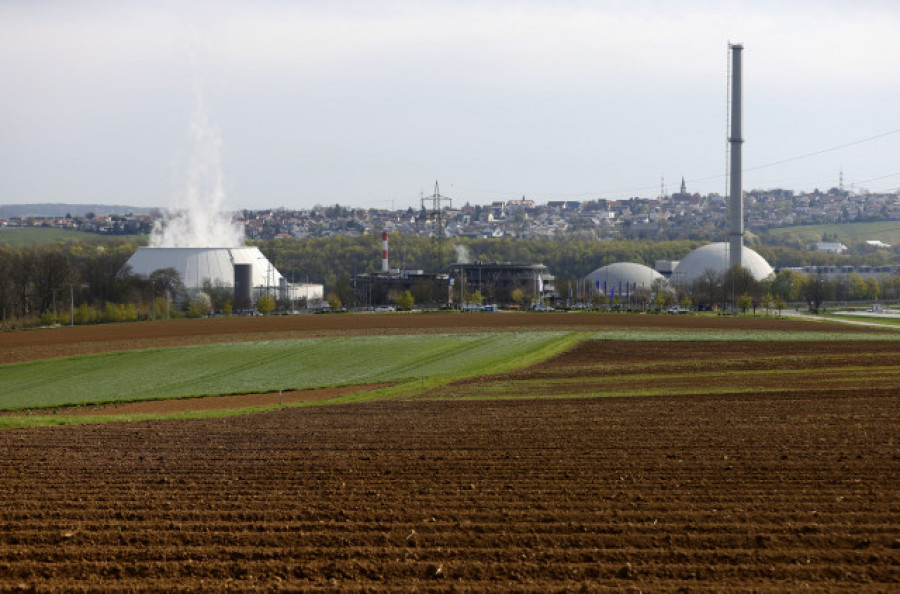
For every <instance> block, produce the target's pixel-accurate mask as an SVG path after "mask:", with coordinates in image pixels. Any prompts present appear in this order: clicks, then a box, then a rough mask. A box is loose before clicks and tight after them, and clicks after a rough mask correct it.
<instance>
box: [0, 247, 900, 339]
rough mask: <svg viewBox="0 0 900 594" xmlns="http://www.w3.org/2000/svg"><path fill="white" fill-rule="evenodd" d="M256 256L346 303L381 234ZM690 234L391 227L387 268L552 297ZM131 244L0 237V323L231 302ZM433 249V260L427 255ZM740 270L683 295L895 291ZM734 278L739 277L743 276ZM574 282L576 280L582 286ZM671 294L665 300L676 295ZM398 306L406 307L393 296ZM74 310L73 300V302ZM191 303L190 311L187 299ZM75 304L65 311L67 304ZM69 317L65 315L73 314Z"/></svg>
mask: <svg viewBox="0 0 900 594" xmlns="http://www.w3.org/2000/svg"><path fill="white" fill-rule="evenodd" d="M255 245H257V246H258V247H259V248H260V249H261V250H262V251H263V253H264V254H265V255H266V257H267V258H269V260H270V261H271V262H272V263H273V264H274V265H275V266H276V268H278V269H279V270H280V271H281V272H282V274H283V275H284V276H285V277H286V278H287V279H288V280H289V281H291V282H295V283H300V282H311V283H321V284H324V285H325V290H326V294H328V293H334V294H335V295H337V296H339V297H340V300H341V301H342V303H343V304H345V305H352V304H353V294H352V290H351V279H352V278H353V277H354V275H356V274H359V273H363V272H373V271H378V270H381V237H380V235H379V234H365V235H360V236H356V237H349V236H337V237H329V238H309V239H275V240H267V241H262V242H256V243H255ZM700 245H701V243H700V242H695V241H689V240H675V241H651V240H642V241H624V240H622V241H595V240H586V239H565V238H562V239H515V238H497V239H474V238H453V239H452V240H449V239H447V240H444V241H443V242H440V243H436V242H435V241H433V240H432V239H431V238H427V237H418V236H406V235H399V234H397V233H392V234H390V254H389V258H390V267H391V268H402V269H407V270H416V269H421V270H425V271H430V268H431V263H432V261H438V260H439V261H443V262H444V264H445V266H447V265H449V264H451V263H455V262H476V261H483V262H512V263H518V264H538V263H541V264H544V265H546V266H547V267H548V268H549V270H550V272H551V273H552V274H553V275H554V276H555V277H556V286H557V291H558V293H559V294H560V295H561V296H562V297H563V298H567V297H568V287H570V286H572V287H577V286H579V283H580V281H581V279H583V278H584V277H585V276H586V275H587V274H589V273H590V272H592V271H593V270H595V269H597V268H599V267H601V266H605V265H607V264H612V263H615V262H637V263H640V264H645V265H647V266H650V267H653V266H654V264H655V262H656V261H658V260H680V259H681V258H683V257H684V256H686V255H687V254H688V253H690V252H691V251H692V250H693V249H695V248H697V247H699V246H700ZM137 247H138V246H137V245H136V244H134V243H131V242H127V241H121V240H116V239H114V238H110V239H109V240H108V241H106V242H103V243H99V244H98V243H93V242H92V243H87V242H70V243H69V242H67V243H59V244H45V245H35V246H2V245H0V323H2V327H3V328H18V327H26V326H34V325H39V324H50V323H55V322H60V323H66V322H72V321H73V318H76V319H74V321H75V323H89V322H92V321H121V320H128V319H154V318H156V319H159V318H161V317H163V316H165V315H168V316H169V317H172V316H175V315H182V314H184V313H188V314H197V313H202V312H206V311H209V310H210V309H216V310H220V311H222V310H225V309H227V308H228V307H230V299H231V290H230V288H228V287H215V286H207V287H205V289H204V293H205V294H206V296H207V297H208V298H209V303H205V302H204V303H194V301H193V299H192V298H193V296H188V295H187V293H186V292H185V291H184V287H183V286H182V285H181V284H180V281H179V279H178V278H177V273H175V272H174V271H171V270H169V271H157V272H156V273H154V275H153V278H149V279H148V278H141V277H137V276H134V275H131V274H129V273H128V271H127V270H124V267H125V263H126V262H127V260H128V258H130V257H131V255H132V254H133V253H134V252H135V250H136V249H137ZM753 247H754V249H756V250H757V251H758V252H759V253H760V254H761V255H762V256H763V257H764V258H766V259H767V260H768V261H769V263H770V264H772V265H773V267H776V268H778V267H787V266H847V265H860V264H868V265H873V266H874V265H882V264H888V263H891V262H892V261H893V260H895V257H894V256H895V254H894V253H893V252H890V251H885V250H878V251H875V250H870V251H869V252H861V253H855V254H840V255H839V254H827V253H824V252H814V251H810V250H807V249H800V248H797V247H792V246H788V245H774V246H773V245H754V246H753ZM435 250H438V251H439V252H440V253H439V256H440V257H439V258H435V257H434V256H435ZM745 276H746V275H741V274H740V273H739V272H735V273H732V275H731V276H728V275H725V277H723V278H716V277H715V275H712V276H710V277H709V278H703V279H700V280H699V281H698V282H697V283H695V285H694V286H692V287H689V288H687V289H686V290H684V291H682V292H683V293H688V294H689V297H690V299H691V300H692V302H693V303H694V304H695V305H700V304H703V305H704V306H712V305H714V304H725V303H727V302H734V301H735V300H736V299H737V297H738V296H742V295H744V294H747V295H748V296H749V297H750V298H751V299H752V300H753V303H755V304H762V303H763V302H764V301H765V299H766V297H767V296H768V297H769V298H771V299H775V298H778V297H780V298H781V299H783V300H784V301H786V302H797V301H804V302H807V303H809V304H810V305H812V306H813V307H818V306H820V305H821V304H822V303H825V302H828V301H852V300H859V299H884V300H892V299H898V298H900V278H898V277H888V278H881V279H868V280H866V279H863V278H862V277H860V276H859V275H853V274H851V275H849V276H847V277H846V278H842V279H826V278H824V277H808V276H805V275H801V274H798V273H796V272H793V271H789V270H785V271H783V272H781V273H780V274H778V275H777V276H776V277H775V278H774V279H772V280H770V281H766V282H765V283H755V281H754V282H751V280H748V279H746V278H744V277H745ZM742 283H743V284H742ZM582 284H583V283H582ZM682 297H683V296H682V295H676V296H675V297H674V299H675V300H676V302H680V300H681V299H682ZM404 305H406V304H404ZM73 306H74V307H73ZM192 306H193V310H192V309H191V307H192ZM73 310H74V312H73ZM73 313H74V314H75V315H73Z"/></svg>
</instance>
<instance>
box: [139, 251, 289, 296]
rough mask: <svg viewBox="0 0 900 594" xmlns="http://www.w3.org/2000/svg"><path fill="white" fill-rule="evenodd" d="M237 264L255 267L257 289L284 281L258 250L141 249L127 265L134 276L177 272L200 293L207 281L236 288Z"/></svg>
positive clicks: (253, 280) (253, 279)
mask: <svg viewBox="0 0 900 594" xmlns="http://www.w3.org/2000/svg"><path fill="white" fill-rule="evenodd" d="M235 264H250V265H251V266H252V283H253V286H254V287H277V286H279V283H280V282H281V279H282V278H283V277H282V275H281V273H280V272H278V270H276V269H275V267H274V266H273V265H272V263H271V262H269V260H268V259H266V257H265V256H264V255H263V253H262V252H261V251H260V250H259V248H258V247H239V248H161V247H139V248H138V249H137V251H136V252H135V253H134V255H132V256H131V258H129V260H128V262H127V263H126V265H127V266H128V268H129V270H130V271H131V273H132V274H136V275H140V276H144V277H147V276H150V274H151V273H153V272H154V271H156V270H159V269H161V268H174V269H175V270H177V271H178V274H179V276H180V277H181V282H182V283H184V286H185V288H187V289H200V288H201V287H202V286H203V281H204V280H209V281H210V282H211V283H213V285H216V284H220V285H222V286H226V287H231V286H234V265H235Z"/></svg>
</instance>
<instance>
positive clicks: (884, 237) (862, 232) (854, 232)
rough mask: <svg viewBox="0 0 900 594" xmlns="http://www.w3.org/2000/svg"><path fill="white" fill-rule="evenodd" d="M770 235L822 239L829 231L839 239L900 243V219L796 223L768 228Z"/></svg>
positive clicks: (813, 239)
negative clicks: (813, 223)
mask: <svg viewBox="0 0 900 594" xmlns="http://www.w3.org/2000/svg"><path fill="white" fill-rule="evenodd" d="M768 233H769V235H774V236H781V235H796V236H797V237H799V238H800V239H802V240H803V241H821V240H822V236H823V235H824V234H825V233H827V234H829V235H834V236H835V237H837V239H838V241H851V240H853V241H860V242H861V241H866V240H879V241H883V242H885V243H889V244H892V245H896V244H900V221H870V222H866V223H833V224H827V225H796V226H793V227H779V228H774V229H769V230H768Z"/></svg>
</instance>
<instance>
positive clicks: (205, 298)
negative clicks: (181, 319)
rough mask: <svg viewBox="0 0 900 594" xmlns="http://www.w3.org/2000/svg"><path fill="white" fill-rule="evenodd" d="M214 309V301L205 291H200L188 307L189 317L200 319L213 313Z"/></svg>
mask: <svg viewBox="0 0 900 594" xmlns="http://www.w3.org/2000/svg"><path fill="white" fill-rule="evenodd" d="M212 309H213V306H212V299H210V297H209V295H207V294H206V293H204V292H203V291H199V292H198V293H197V294H196V295H194V298H193V299H191V302H190V304H189V305H188V315H189V316H190V317H192V318H199V317H201V316H205V315H208V314H210V313H212Z"/></svg>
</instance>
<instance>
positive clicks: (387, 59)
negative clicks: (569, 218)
mask: <svg viewBox="0 0 900 594" xmlns="http://www.w3.org/2000/svg"><path fill="white" fill-rule="evenodd" d="M898 31H900V6H898V4H897V3H896V0H884V1H875V0H854V1H853V2H849V1H846V0H837V1H833V2H831V1H817V2H813V1H810V2H793V3H791V2H784V1H783V0H778V1H769V0H752V1H746V2H743V1H727V0H718V1H709V2H705V1H698V0H681V1H680V2H662V1H658V2H652V1H643V2H641V1H633V0H632V1H626V0H621V1H613V0H609V1H597V2H565V1H553V2H551V1H537V0H536V1H532V2H527V1H524V2H504V1H487V0H481V1H472V2H469V1H465V0H462V1H454V2H427V1H421V0H419V1H414V2H413V1H411V2H340V1H332V2H320V1H309V2H302V1H288V0H283V1H279V0H259V1H246V2H234V1H228V0H224V1H223V0H220V1H216V2H197V1H192V2H182V1H179V0H172V1H152V0H146V1H141V2H126V1H108V2H104V1H91V0H85V1H78V2H75V1H69V2H63V1H53V0H42V1H33V0H0V80H2V90H0V203H6V204H11V203H27V202H69V203H105V204H128V205H134V206H171V205H174V204H177V203H178V200H179V196H180V195H181V194H183V193H184V192H185V188H184V185H185V183H187V182H185V179H186V178H188V177H189V176H188V175H186V174H185V168H186V167H189V165H188V163H189V162H190V159H189V153H190V152H191V150H194V149H192V148H191V132H190V126H191V123H192V122H194V123H196V122H197V121H208V125H209V126H210V127H212V129H213V130H212V131H213V132H214V134H216V135H217V138H218V139H220V140H221V145H220V147H219V152H220V155H221V163H220V167H219V173H220V174H221V176H222V182H223V185H224V188H225V194H226V204H227V205H228V206H231V207H235V208H254V209H257V208H268V207H281V206H284V207H286V208H308V207H310V206H313V205H315V204H334V203H341V204H345V205H353V206H364V207H389V206H391V204H392V203H393V205H394V206H395V207H397V208H399V207H405V206H407V205H417V204H418V203H419V197H420V194H421V193H423V192H424V193H425V194H426V195H428V194H431V192H432V191H433V189H434V182H435V180H438V181H439V182H440V189H441V193H442V194H444V195H447V196H449V197H451V198H452V199H453V204H454V205H461V204H463V203H465V202H467V201H468V202H471V203H473V204H485V203H489V202H491V201H493V200H506V199H511V198H519V197H522V196H525V197H527V198H532V199H534V200H536V201H538V202H546V201H547V200H562V199H571V200H587V199H594V198H626V197H629V196H645V197H655V196H657V195H658V194H659V192H660V185H661V178H663V177H664V178H665V184H666V186H667V190H668V191H669V192H673V191H677V189H678V186H679V184H680V182H681V177H682V176H684V177H685V178H686V180H687V184H688V190H690V191H694V192H700V193H703V194H706V193H709V192H719V193H725V178H724V173H725V162H726V158H725V149H726V136H727V131H726V97H727V67H728V42H729V41H732V42H741V43H743V44H744V47H745V50H744V54H743V55H744V87H745V89H744V103H745V114H744V137H745V139H746V142H745V144H744V165H745V174H744V180H745V183H744V187H745V189H751V188H772V187H785V188H790V189H795V190H812V189H814V188H821V189H827V188H830V187H833V186H836V185H838V181H839V174H840V171H841V170H843V175H844V184H845V186H846V187H848V188H861V187H865V188H869V189H871V190H873V191H885V190H889V191H894V190H897V188H898V187H900V108H898V105H900V76H898V72H900V34H898ZM198 98H199V100H198ZM198 104H202V106H203V113H202V114H201V116H200V117H199V118H198V114H197V111H196V110H197V109H198V108H197V105H198ZM203 118H205V120H204V119H203ZM873 137H878V138H874V139H872V140H866V141H864V142H858V143H856V144H852V145H851V146H846V147H844V148H840V149H837V150H829V149H834V148H835V147H839V146H842V145H847V144H849V143H854V142H856V141H860V140H865V139H871V138H873ZM820 151H824V152H821V153H819V152H820ZM810 153H819V154H816V155H814V156H810V157H806V158H802V159H796V160H792V161H788V162H786V163H783V164H780V165H773V166H768V167H762V168H759V166H764V165H769V164H771V163H775V162H779V161H782V160H785V159H791V158H793V157H798V156H802V155H807V154H810ZM211 158H214V156H213V157H211Z"/></svg>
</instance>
